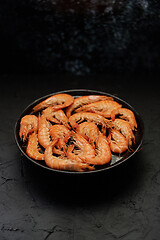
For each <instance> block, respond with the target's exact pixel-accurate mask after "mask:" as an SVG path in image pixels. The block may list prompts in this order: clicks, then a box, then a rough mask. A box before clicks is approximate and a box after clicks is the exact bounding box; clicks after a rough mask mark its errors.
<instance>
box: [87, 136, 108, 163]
mask: <svg viewBox="0 0 160 240" xmlns="http://www.w3.org/2000/svg"><path fill="white" fill-rule="evenodd" d="M111 158H112V154H111V149H110V146H109V143H108V141H107V138H106V137H105V136H104V135H103V134H102V133H100V134H99V138H98V143H97V148H96V154H95V156H94V157H90V158H87V159H86V163H88V164H94V165H104V164H107V163H109V162H110V161H111Z"/></svg>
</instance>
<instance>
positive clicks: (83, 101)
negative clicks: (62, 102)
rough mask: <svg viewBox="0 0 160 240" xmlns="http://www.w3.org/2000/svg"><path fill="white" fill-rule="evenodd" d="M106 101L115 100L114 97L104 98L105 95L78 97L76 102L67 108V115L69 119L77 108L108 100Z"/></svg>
mask: <svg viewBox="0 0 160 240" xmlns="http://www.w3.org/2000/svg"><path fill="white" fill-rule="evenodd" d="M106 99H110V100H113V98H112V97H108V96H104V95H89V96H82V97H78V98H76V99H75V100H74V102H73V103H72V105H70V106H69V107H68V108H67V110H66V115H67V117H68V118H69V117H70V116H71V114H72V112H73V111H75V110H76V109H77V108H79V107H82V106H84V105H86V104H90V103H94V102H98V101H101V100H106Z"/></svg>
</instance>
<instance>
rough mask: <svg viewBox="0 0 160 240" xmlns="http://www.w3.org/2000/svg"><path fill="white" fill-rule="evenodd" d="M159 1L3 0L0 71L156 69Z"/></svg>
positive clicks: (0, 8) (159, 46) (80, 72)
mask: <svg viewBox="0 0 160 240" xmlns="http://www.w3.org/2000/svg"><path fill="white" fill-rule="evenodd" d="M159 9H160V3H159V1H157V0H135V1H132V0H121V1H119V0H109V1H103V0H100V1H97V0H83V1H73V0H61V1H59V0H28V1H24V0H13V1H11V0H1V1H0V29H1V40H0V41H1V42H0V52H1V54H0V59H1V62H2V63H1V68H0V71H1V73H8V72H10V73H19V72H20V73H28V72H30V73H40V72H42V73H48V72H49V73H55V72H57V73H58V72H69V73H74V74H76V75H84V74H90V73H112V72H117V73H119V72H123V73H125V72H131V73H132V72H151V71H158V72H159V68H160V60H159V53H160V44H159V42H160V37H159V36H160V35H159V29H160V17H159Z"/></svg>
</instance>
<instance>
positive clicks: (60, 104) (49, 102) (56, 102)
mask: <svg viewBox="0 0 160 240" xmlns="http://www.w3.org/2000/svg"><path fill="white" fill-rule="evenodd" d="M73 101H74V98H73V97H72V96H71V95H69V94H55V95H52V96H51V97H49V98H47V99H45V100H44V101H42V102H40V103H39V104H37V105H36V106H35V107H34V108H33V112H36V111H40V110H42V109H44V108H47V107H49V106H52V107H53V109H54V110H59V109H61V108H65V107H68V106H69V105H71V104H72V103H73Z"/></svg>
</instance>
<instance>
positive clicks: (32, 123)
mask: <svg viewBox="0 0 160 240" xmlns="http://www.w3.org/2000/svg"><path fill="white" fill-rule="evenodd" d="M37 130H38V118H37V117H36V116H34V115H25V116H24V117H23V118H22V119H21V122H20V131H19V136H20V139H21V140H22V141H23V142H24V141H25V140H26V139H27V137H28V135H29V134H30V133H32V132H37Z"/></svg>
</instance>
